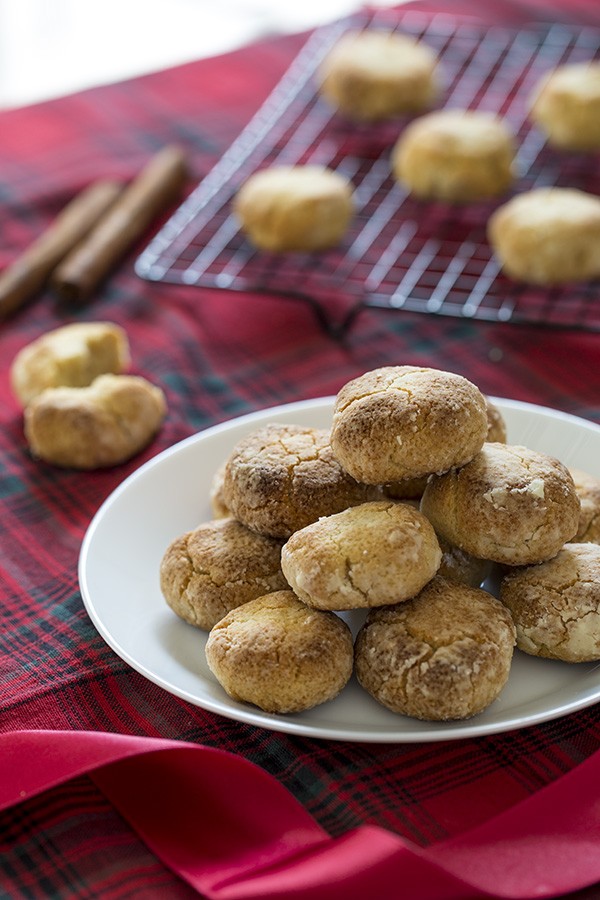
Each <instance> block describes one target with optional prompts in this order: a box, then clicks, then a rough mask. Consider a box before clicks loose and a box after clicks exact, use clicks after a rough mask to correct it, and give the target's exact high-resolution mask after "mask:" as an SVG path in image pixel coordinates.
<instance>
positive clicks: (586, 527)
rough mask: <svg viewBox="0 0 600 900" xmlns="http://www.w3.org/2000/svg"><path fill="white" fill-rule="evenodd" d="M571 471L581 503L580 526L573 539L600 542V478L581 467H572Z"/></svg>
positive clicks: (581, 541) (583, 541)
mask: <svg viewBox="0 0 600 900" xmlns="http://www.w3.org/2000/svg"><path fill="white" fill-rule="evenodd" d="M570 472H571V475H572V477H573V481H574V483H575V490H576V491H577V496H578V497H579V502H580V504H581V508H580V512H579V528H578V529H577V534H576V535H575V537H574V538H573V541H575V542H578V543H587V542H588V541H591V542H592V543H594V544H600V478H595V477H594V476H593V475H590V474H589V473H588V472H582V471H581V469H571V470H570Z"/></svg>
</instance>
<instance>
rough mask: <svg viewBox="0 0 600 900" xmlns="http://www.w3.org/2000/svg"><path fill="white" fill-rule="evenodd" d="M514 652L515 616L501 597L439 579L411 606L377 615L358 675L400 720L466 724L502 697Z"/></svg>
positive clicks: (365, 634)
mask: <svg viewBox="0 0 600 900" xmlns="http://www.w3.org/2000/svg"><path fill="white" fill-rule="evenodd" d="M514 644H515V628H514V625H513V623H512V619H511V617H510V614H509V612H508V610H507V609H506V608H504V607H503V606H502V604H501V603H500V602H499V601H498V600H496V598H495V597H493V596H492V595H491V594H488V593H487V592H486V591H482V590H480V589H479V588H472V587H468V586H466V585H459V584H456V583H451V582H449V581H446V580H445V579H444V578H442V577H440V576H436V577H435V578H433V579H432V581H430V582H429V583H428V584H427V585H426V586H425V587H424V588H423V590H422V591H421V592H420V594H419V595H418V596H417V597H415V598H413V599H412V600H409V601H408V602H407V603H400V604H398V605H397V606H393V607H384V608H383V609H377V610H372V611H371V612H370V613H369V615H368V616H367V619H366V621H365V623H364V625H363V626H362V628H361V630H360V631H359V633H358V636H357V639H356V645H355V670H356V674H357V677H358V680H359V682H360V683H361V685H362V686H363V687H364V688H365V690H366V691H368V692H369V693H370V694H371V695H372V696H373V697H374V698H375V699H376V700H378V701H379V703H381V704H382V705H383V706H386V707H387V708H388V709H391V710H392V711H393V712H397V713H402V714H404V715H407V716H412V717H414V718H417V719H427V720H436V721H446V720H451V719H465V718H469V717H471V716H473V715H475V714H476V713H478V712H481V711H482V710H483V709H485V708H486V707H487V706H489V704H490V703H491V702H492V701H493V700H495V699H496V697H497V696H498V695H499V693H500V691H501V690H502V688H503V687H504V685H505V684H506V681H507V679H508V675H509V672H510V665H511V661H512V655H513V648H514Z"/></svg>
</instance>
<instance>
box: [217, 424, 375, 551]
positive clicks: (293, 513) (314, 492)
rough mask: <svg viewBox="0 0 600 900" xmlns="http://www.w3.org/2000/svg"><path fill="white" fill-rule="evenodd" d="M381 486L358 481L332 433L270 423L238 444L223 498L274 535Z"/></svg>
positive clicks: (240, 517)
mask: <svg viewBox="0 0 600 900" xmlns="http://www.w3.org/2000/svg"><path fill="white" fill-rule="evenodd" d="M374 494H379V490H378V489H377V490H376V491H375V492H374V491H373V489H369V488H368V487H366V486H365V485H364V484H359V483H358V482H356V481H355V480H354V478H352V477H351V476H350V475H348V474H347V472H345V471H344V470H343V469H342V467H341V466H340V464H339V463H338V462H337V460H336V459H335V458H334V456H333V453H332V450H331V446H330V444H329V432H328V431H327V430H326V429H322V428H307V427H303V426H300V425H280V424H276V423H273V424H270V425H266V426H264V427H263V428H260V429H258V430H257V431H255V432H252V433H251V434H250V435H248V436H247V437H246V438H244V439H242V440H241V441H240V442H239V443H238V444H237V446H236V447H235V448H234V450H233V452H232V454H231V456H230V457H229V459H228V461H227V463H226V466H225V477H224V480H223V501H224V503H225V505H226V506H227V508H228V509H229V510H230V511H231V515H233V516H235V518H236V519H238V520H239V521H240V522H243V524H244V525H247V526H248V528H252V529H253V530H254V531H258V532H260V533H261V534H268V535H270V536H271V537H279V538H287V537H289V536H290V535H291V534H293V532H294V531H298V529H300V528H304V526H305V525H308V524H310V522H315V521H316V520H317V519H318V518H319V517H320V516H327V515H331V514H332V513H335V512H339V511H340V510H342V509H346V508H347V507H348V506H354V505H355V504H356V503H363V502H364V501H365V500H368V499H370V498H371V497H372V496H374Z"/></svg>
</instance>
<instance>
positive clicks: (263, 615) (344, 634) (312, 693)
mask: <svg viewBox="0 0 600 900" xmlns="http://www.w3.org/2000/svg"><path fill="white" fill-rule="evenodd" d="M206 660H207V662H208V665H209V668H210V670H211V671H212V673H213V674H214V676H215V677H216V679H217V681H218V682H219V683H220V684H221V685H222V687H223V688H224V689H225V691H226V692H227V693H228V694H229V696H230V697H232V698H233V699H234V700H240V701H242V702H244V703H252V704H254V705H255V706H258V707H259V708H260V709H264V710H265V711H266V712H270V713H293V712H301V711H302V710H306V709H312V707H314V706H317V705H318V704H320V703H325V702H326V701H328V700H333V698H334V697H336V696H337V694H339V692H340V691H341V690H342V688H343V687H344V686H345V685H346V683H347V682H348V680H349V678H350V676H351V674H352V667H353V644H352V633H351V631H350V629H349V628H348V626H347V625H346V623H345V622H344V621H342V619H340V618H339V617H338V616H336V615H335V614H334V613H330V612H322V611H320V610H314V609H309V608H308V607H307V606H305V605H304V603H302V601H301V600H299V599H298V598H297V597H296V596H295V595H294V594H293V593H292V591H277V592H275V593H271V594H268V595H266V596H264V597H258V598H257V599H256V600H251V601H250V602H249V603H245V604H244V605H243V606H238V607H237V608H236V609H234V610H232V611H231V612H230V613H228V614H227V615H226V616H225V617H224V618H223V619H221V621H220V622H218V623H217V624H216V625H215V626H214V628H213V629H212V630H211V632H210V634H209V636H208V640H207V642H206Z"/></svg>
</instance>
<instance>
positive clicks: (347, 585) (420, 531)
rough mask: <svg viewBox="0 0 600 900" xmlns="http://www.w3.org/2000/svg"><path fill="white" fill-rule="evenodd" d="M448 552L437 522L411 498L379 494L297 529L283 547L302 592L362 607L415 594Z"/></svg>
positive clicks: (287, 570)
mask: <svg viewBox="0 0 600 900" xmlns="http://www.w3.org/2000/svg"><path fill="white" fill-rule="evenodd" d="M441 558H442V553H441V550H440V547H439V544H438V541H437V538H436V536H435V532H434V531H433V528H432V527H431V525H430V524H429V522H428V521H427V519H426V518H425V516H422V515H421V513H420V512H419V511H418V510H416V509H414V507H412V506H409V505H408V504H406V503H394V502H393V501H392V500H376V501H374V502H372V503H363V504H361V505H360V506H354V507H352V508H351V509H346V510H344V511H343V512H340V513H336V515H333V516H324V517H323V518H321V519H319V521H318V522H314V523H313V524H312V525H308V526H307V527H306V528H303V529H301V530H300V531H297V532H296V533H295V534H293V535H292V536H291V538H290V539H289V540H288V541H287V543H286V544H284V546H283V549H282V551H281V567H282V569H283V573H284V575H285V577H286V578H287V580H288V583H289V584H290V587H291V588H292V589H293V590H294V591H295V592H296V594H297V595H298V596H299V597H300V599H301V600H303V601H304V602H305V603H307V604H308V605H309V606H312V607H315V608H317V609H333V610H341V609H356V608H360V607H371V606H382V605H384V604H391V603H399V602H401V601H403V600H406V599H407V598H408V597H414V595H415V594H417V593H418V592H419V591H420V590H421V588H422V587H423V585H424V584H426V583H427V582H428V581H429V580H430V578H433V576H434V575H435V573H436V571H437V569H438V567H439V564H440V561H441Z"/></svg>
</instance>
